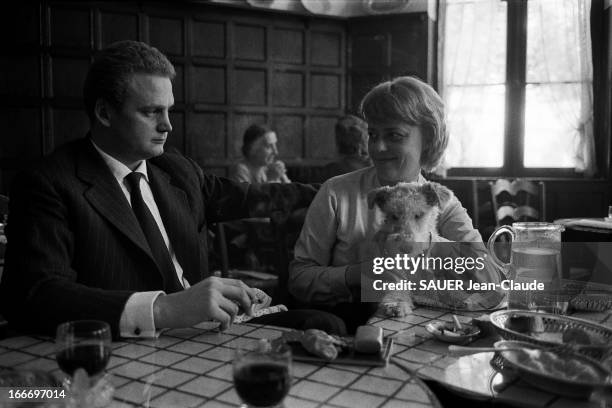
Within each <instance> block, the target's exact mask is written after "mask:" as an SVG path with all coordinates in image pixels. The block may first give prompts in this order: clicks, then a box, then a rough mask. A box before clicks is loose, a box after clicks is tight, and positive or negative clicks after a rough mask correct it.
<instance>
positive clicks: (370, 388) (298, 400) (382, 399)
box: [0, 307, 612, 408]
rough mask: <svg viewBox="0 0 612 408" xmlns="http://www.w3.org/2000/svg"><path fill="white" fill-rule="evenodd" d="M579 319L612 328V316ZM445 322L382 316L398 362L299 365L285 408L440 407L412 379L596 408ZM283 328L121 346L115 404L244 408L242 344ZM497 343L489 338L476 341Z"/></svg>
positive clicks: (244, 327)
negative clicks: (453, 333) (532, 378)
mask: <svg viewBox="0 0 612 408" xmlns="http://www.w3.org/2000/svg"><path fill="white" fill-rule="evenodd" d="M479 314H480V313H479V312H461V314H460V315H459V319H460V320H461V321H463V322H467V321H469V320H471V318H472V317H475V316H477V315H479ZM574 316H577V317H581V318H587V319H589V320H592V321H595V322H598V323H601V324H604V325H607V326H608V327H612V317H611V315H610V313H582V314H578V315H574ZM439 320H443V321H451V320H452V314H451V313H449V312H448V311H444V310H434V309H427V308H423V307H421V308H417V309H415V310H414V311H413V313H412V314H411V315H409V316H406V317H404V318H401V319H379V318H374V319H373V320H372V321H371V323H372V324H374V325H376V326H380V327H382V328H383V329H384V333H385V336H392V337H393V338H394V343H395V344H394V348H393V356H392V357H391V359H390V363H389V364H388V365H387V367H385V368H381V367H361V366H349V365H338V364H317V363H304V362H294V364H293V385H292V387H291V391H290V393H289V396H288V397H287V399H286V400H285V406H286V407H287V408H292V407H350V408H361V407H368V408H370V407H372V408H373V407H385V408H386V407H427V406H437V404H438V402H437V400H436V398H435V397H433V398H432V395H431V392H430V391H429V390H428V389H427V388H426V387H424V386H423V383H422V382H421V381H420V380H416V379H415V378H414V377H412V376H411V373H412V374H415V375H416V376H418V377H421V378H425V379H433V380H436V381H438V382H441V383H443V384H445V385H447V386H449V387H450V388H451V389H453V390H454V391H455V392H459V393H464V394H466V395H471V396H473V397H475V398H478V399H487V398H488V399H494V400H498V401H502V402H505V403H509V404H511V405H517V406H527V407H554V408H561V407H570V406H571V407H578V408H580V407H592V405H590V404H589V403H588V402H587V401H579V400H569V399H565V398H561V397H558V396H555V395H553V394H550V393H547V392H544V391H540V390H537V389H535V388H533V387H531V386H530V385H528V384H526V383H524V382H522V381H521V380H520V379H519V378H516V377H513V376H511V375H510V376H508V375H506V374H504V375H502V374H501V373H499V372H497V371H495V370H494V369H493V367H492V366H491V364H490V361H491V358H492V356H493V353H479V354H475V355H472V356H466V357H461V358H455V357H452V356H450V355H449V354H448V350H447V346H448V345H447V344H444V343H441V342H439V341H438V340H435V339H433V338H432V337H431V335H430V334H429V333H428V332H427V331H426V329H425V327H426V325H427V324H428V323H430V322H432V321H439ZM284 330H286V329H283V328H278V327H270V326H261V325H254V324H248V323H246V324H235V325H233V326H232V327H231V328H230V329H229V330H228V331H226V332H223V333H218V332H216V331H212V330H210V328H209V327H208V326H207V325H201V326H199V327H198V326H196V327H193V328H189V329H181V330H169V331H167V332H165V333H164V334H163V335H162V336H161V337H160V338H158V339H156V340H129V341H120V342H115V343H113V354H112V357H111V361H110V363H109V365H108V372H110V373H111V375H112V383H113V384H114V386H115V388H116V391H115V401H114V403H113V405H112V406H117V407H132V406H151V407H174V406H180V407H192V406H193V407H236V406H238V405H239V403H240V401H239V398H238V395H237V394H236V392H235V390H234V387H233V385H232V365H231V362H232V358H233V351H234V349H235V347H236V346H238V345H242V346H244V345H246V344H253V343H254V342H253V340H255V339H259V338H268V339H270V338H275V337H278V336H280V335H281V334H282V332H283V331H284ZM492 342H493V339H492V338H490V337H489V338H484V339H479V340H477V341H476V342H475V343H473V345H489V344H492ZM54 354H55V349H54V344H53V342H52V341H50V339H48V338H43V337H13V338H8V339H5V340H2V341H0V368H20V369H42V370H45V371H51V372H54V373H55V374H56V375H61V372H60V371H59V369H58V366H57V363H56V362H55V358H54V357H55V356H54ZM147 404H148V405H147Z"/></svg>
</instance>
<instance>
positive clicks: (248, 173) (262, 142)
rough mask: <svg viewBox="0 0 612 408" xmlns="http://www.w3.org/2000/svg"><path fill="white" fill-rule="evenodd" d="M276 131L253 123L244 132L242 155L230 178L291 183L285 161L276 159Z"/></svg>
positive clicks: (246, 180) (252, 181)
mask: <svg viewBox="0 0 612 408" xmlns="http://www.w3.org/2000/svg"><path fill="white" fill-rule="evenodd" d="M277 141H278V139H277V138H276V133H275V132H274V131H272V130H271V129H270V128H269V127H267V126H266V125H257V124H253V125H251V126H249V127H248V128H247V130H246V131H245V132H244V137H243V140H242V155H243V156H244V159H242V160H240V161H239V162H238V163H236V164H235V165H234V166H233V167H232V168H231V169H230V175H229V178H230V179H232V180H235V181H240V182H246V183H252V184H258V183H291V181H290V180H289V178H288V177H287V169H286V168H285V163H283V162H282V161H280V160H276V156H277V155H278V149H277V148H276V143H277Z"/></svg>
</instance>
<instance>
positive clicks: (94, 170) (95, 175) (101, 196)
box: [77, 138, 155, 262]
mask: <svg viewBox="0 0 612 408" xmlns="http://www.w3.org/2000/svg"><path fill="white" fill-rule="evenodd" d="M77 176H78V177H79V178H80V179H81V180H83V181H85V182H86V183H88V184H89V185H90V188H89V189H87V190H86V191H85V199H86V200H87V201H89V203H90V204H91V205H92V206H93V207H94V208H95V209H96V210H97V211H98V212H99V213H100V214H101V215H102V216H103V217H104V218H106V219H107V220H108V221H109V222H110V223H111V224H112V225H113V226H114V227H115V228H117V229H118V230H119V231H121V232H122V233H123V234H124V235H126V236H127V237H128V238H129V239H130V240H131V241H132V242H134V244H136V245H137V246H138V247H139V248H140V249H141V250H143V251H144V252H145V253H146V254H147V255H149V257H150V258H151V260H153V262H155V261H154V258H153V255H152V254H151V250H150V249H149V244H148V243H147V240H146V238H145V236H144V234H143V232H142V229H141V228H140V224H138V220H137V219H136V216H135V215H134V212H133V211H132V208H131V207H130V205H129V203H128V202H127V200H126V199H125V195H124V194H123V191H121V187H119V185H118V184H117V180H116V179H115V177H113V175H112V173H111V171H110V169H109V168H108V166H107V165H106V163H104V161H103V160H102V158H101V157H100V155H99V154H98V152H97V151H96V150H95V149H94V147H93V146H92V144H91V141H90V140H89V138H86V139H85V140H84V143H83V148H82V149H81V154H80V155H79V157H78V158H77Z"/></svg>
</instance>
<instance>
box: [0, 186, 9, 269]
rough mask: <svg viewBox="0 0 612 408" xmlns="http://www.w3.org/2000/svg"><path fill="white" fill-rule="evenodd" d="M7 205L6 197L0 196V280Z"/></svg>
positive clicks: (4, 244)
mask: <svg viewBox="0 0 612 408" xmlns="http://www.w3.org/2000/svg"><path fill="white" fill-rule="evenodd" d="M8 204H9V199H8V197H7V196H4V195H0V278H2V266H3V265H4V249H5V246H6V235H4V227H5V226H6V223H7V221H8V213H9V211H8Z"/></svg>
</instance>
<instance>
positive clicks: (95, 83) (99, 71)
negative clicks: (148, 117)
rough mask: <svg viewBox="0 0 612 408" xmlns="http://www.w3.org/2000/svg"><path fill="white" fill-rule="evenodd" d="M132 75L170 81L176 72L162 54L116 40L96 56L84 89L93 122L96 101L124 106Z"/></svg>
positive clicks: (137, 42) (85, 99) (148, 48)
mask: <svg viewBox="0 0 612 408" xmlns="http://www.w3.org/2000/svg"><path fill="white" fill-rule="evenodd" d="M134 74H151V75H159V76H162V77H166V78H169V79H170V80H173V79H174V76H175V75H176V72H175V71H174V66H172V63H171V62H170V61H169V60H168V58H166V56H165V55H164V54H162V53H161V52H160V51H159V50H158V49H157V48H154V47H151V46H150V45H147V44H145V43H143V42H139V41H119V42H116V43H113V44H111V45H109V46H108V47H107V48H105V49H103V50H102V51H101V52H100V53H99V54H98V55H97V56H96V57H95V59H94V62H93V64H92V65H91V67H90V68H89V72H88V73H87V78H86V79H85V85H84V87H83V99H84V101H85V109H86V111H87V115H88V116H89V119H90V120H91V121H92V122H93V121H94V120H95V115H94V109H95V106H96V101H97V100H98V99H100V98H102V99H104V100H106V101H108V102H109V103H110V104H112V105H113V106H115V107H116V108H120V107H121V106H122V105H123V102H125V95H126V91H127V88H128V85H129V81H130V80H131V77H132V75H134Z"/></svg>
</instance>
